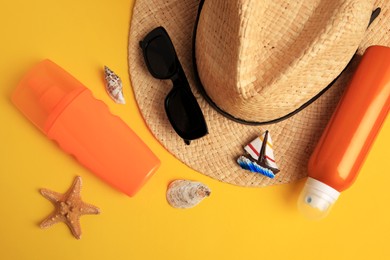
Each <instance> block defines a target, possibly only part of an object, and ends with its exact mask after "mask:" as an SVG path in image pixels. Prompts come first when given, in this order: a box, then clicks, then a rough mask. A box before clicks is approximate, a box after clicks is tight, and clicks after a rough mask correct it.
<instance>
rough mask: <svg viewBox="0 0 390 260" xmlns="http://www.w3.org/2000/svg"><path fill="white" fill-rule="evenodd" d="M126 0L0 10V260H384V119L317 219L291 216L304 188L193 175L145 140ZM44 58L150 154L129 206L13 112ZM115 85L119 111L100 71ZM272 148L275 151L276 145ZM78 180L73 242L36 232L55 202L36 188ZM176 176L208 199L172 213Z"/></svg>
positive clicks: (23, 4)
mask: <svg viewBox="0 0 390 260" xmlns="http://www.w3.org/2000/svg"><path fill="white" fill-rule="evenodd" d="M132 6H133V1H130V0H114V1H108V0H100V1H92V0H82V1H76V0H66V1H65V0H59V1H53V0H50V1H49V0H35V1H25V0H10V1H5V0H4V1H2V3H1V7H0V22H1V23H0V35H1V41H0V120H1V124H0V138H1V139H0V145H1V146H0V147H1V148H0V151H1V154H0V158H1V159H0V160H1V161H0V259H194V260H195V259H376V260H379V259H390V251H389V250H390V247H389V242H390V209H389V205H390V203H389V201H390V192H389V190H390V172H389V170H390V167H389V159H390V156H389V145H390V120H389V119H387V122H386V123H385V124H384V126H383V128H382V131H381V133H380V135H379V136H378V138H377V140H376V142H375V144H374V146H373V148H372V150H371V152H370V154H369V156H368V158H367V160H366V162H365V164H364V167H363V168H362V170H361V172H360V176H359V178H358V179H357V181H356V183H355V184H354V185H353V186H352V187H351V188H350V189H349V190H347V191H345V192H344V193H342V195H341V197H340V199H339V201H338V202H337V203H336V205H335V207H334V208H333V210H332V212H331V214H330V215H329V216H328V217H327V218H326V219H324V220H322V221H320V222H312V221H308V220H306V219H304V218H303V217H302V216H301V215H299V213H298V212H297V209H296V200H297V196H298V194H299V191H300V190H301V188H302V184H303V182H302V181H301V182H299V183H294V184H290V185H283V186H276V187H268V188H262V189H255V188H241V187H235V186H232V185H229V184H224V183H221V182H218V181H215V180H213V179H210V178H208V177H206V176H203V175H202V174H199V173H197V172H195V171H193V170H191V169H189V168H188V167H186V166H185V165H183V164H182V163H181V162H180V161H178V160H176V159H175V158H174V157H173V156H172V155H170V154H169V153H168V152H167V151H166V150H165V149H164V148H163V147H162V146H161V145H160V144H159V143H158V141H157V140H156V139H154V138H153V136H152V135H151V133H150V132H149V131H148V129H147V127H146V125H145V124H144V122H143V120H142V117H141V116H140V114H139V111H138V109H137V106H136V103H135V101H134V98H133V94H132V91H131V87H130V81H129V77H128V71H127V68H128V64H127V41H128V39H127V37H128V31H129V21H130V18H131V8H132ZM44 58H50V59H52V60H53V61H55V62H57V63H58V64H60V65H61V66H62V67H64V68H66V69H67V70H68V71H69V72H70V73H71V74H73V75H74V76H75V77H76V78H78V79H79V80H80V81H81V82H83V83H84V84H85V85H86V86H88V87H89V88H90V89H91V90H92V91H93V93H94V95H95V96H96V97H97V98H98V99H101V100H103V101H105V103H107V104H108V105H109V107H110V109H111V111H112V112H113V113H114V114H117V115H119V116H120V117H121V118H122V119H123V120H124V121H125V122H126V123H127V124H128V125H129V126H130V127H131V128H132V129H133V130H134V131H135V132H136V133H137V134H138V135H139V136H140V137H141V138H142V139H143V140H144V141H145V142H146V143H147V145H148V146H149V147H150V148H151V149H152V150H153V151H154V152H155V153H156V154H157V155H158V157H159V158H160V159H161V161H162V165H161V167H160V169H159V170H158V171H157V172H156V174H155V176H154V177H153V178H152V179H151V180H150V181H149V182H148V183H147V184H146V185H145V186H144V188H143V189H142V190H141V191H140V192H139V193H138V194H137V195H136V196H135V197H133V198H129V197H126V196H125V195H123V194H121V193H119V192H117V191H116V190H114V189H112V188H110V187H109V186H108V185H106V184H105V183H103V182H102V181H100V180H99V179H98V178H97V177H95V176H94V175H93V174H92V173H90V172H88V171H87V170H85V169H84V168H83V167H82V166H80V165H79V164H78V163H77V162H76V161H75V160H74V159H73V158H72V157H71V156H68V155H66V154H65V153H63V152H62V151H61V150H60V149H59V148H58V147H57V145H56V144H54V143H53V142H51V141H49V140H48V139H47V138H46V137H45V136H44V135H43V134H42V133H41V132H39V130H37V129H36V128H35V127H34V126H33V125H32V124H31V123H30V122H28V121H27V120H26V118H24V117H23V116H22V115H21V114H20V113H19V112H18V111H17V110H16V109H15V107H14V106H13V105H12V104H11V102H10V95H11V93H12V90H13V89H14V88H15V86H16V85H17V83H18V81H19V79H20V78H21V76H22V75H23V74H24V73H25V72H26V71H27V70H28V69H29V68H30V67H31V66H32V65H33V64H35V63H36V62H38V61H40V60H41V59H44ZM104 65H107V66H109V67H110V68H111V69H112V70H114V71H115V72H116V73H117V74H119V75H120V76H121V77H122V80H123V82H124V88H125V90H124V91H125V97H126V100H127V104H126V105H124V106H122V105H117V104H115V103H114V102H112V101H111V100H110V98H109V97H108V96H107V94H106V93H105V90H104V84H103V81H102V77H103V76H102V68H103V66H104ZM279 145H281V144H279ZM76 175H80V176H82V178H83V181H84V187H83V191H82V196H83V198H84V200H85V201H86V202H89V203H92V204H95V205H97V206H99V207H100V208H101V210H102V213H101V215H98V216H84V217H82V218H81V224H82V230H83V236H82V239H81V240H76V239H74V238H73V237H72V236H71V234H70V232H69V230H68V228H67V227H66V226H65V225H64V224H62V223H60V224H57V225H55V226H53V227H51V228H50V229H47V230H41V229H40V228H39V227H38V224H39V222H40V221H41V220H42V219H43V218H45V217H46V216H47V215H48V214H49V213H50V212H51V211H52V210H53V206H52V204H51V203H50V202H49V201H47V200H46V199H44V198H43V197H42V196H41V195H40V194H39V192H38V190H39V188H43V187H45V188H48V189H51V190H54V191H58V192H65V191H66V190H67V189H68V187H69V186H70V184H71V183H72V181H73V178H74V177H75V176H76ZM177 178H185V179H192V180H197V181H202V182H204V183H205V184H207V185H208V186H209V187H210V188H211V189H212V195H211V197H210V198H208V199H206V200H204V201H203V202H202V203H201V204H200V205H198V206H197V207H195V208H193V209H188V210H177V209H173V208H171V207H170V206H169V205H168V204H167V202H166V200H165V192H166V186H167V185H168V183H169V182H170V181H171V180H174V179H177Z"/></svg>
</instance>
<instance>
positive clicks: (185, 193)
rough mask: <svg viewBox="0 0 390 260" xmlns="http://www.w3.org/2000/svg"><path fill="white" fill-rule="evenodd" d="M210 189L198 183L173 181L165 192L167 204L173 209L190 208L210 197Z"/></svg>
mask: <svg viewBox="0 0 390 260" xmlns="http://www.w3.org/2000/svg"><path fill="white" fill-rule="evenodd" d="M210 194H211V191H210V189H209V188H208V187H207V186H206V185H204V184H203V183H200V182H195V181H188V180H175V181H173V182H171V183H170V184H169V186H168V190H167V200H168V203H169V204H170V205H171V206H172V207H174V208H181V209H186V208H192V207H194V206H196V205H197V204H199V202H201V201H202V200H203V199H204V198H206V197H208V196H210Z"/></svg>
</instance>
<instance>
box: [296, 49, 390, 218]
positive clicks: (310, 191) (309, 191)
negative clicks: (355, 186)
mask: <svg viewBox="0 0 390 260" xmlns="http://www.w3.org/2000/svg"><path fill="white" fill-rule="evenodd" d="M389 108H390V48H388V47H382V46H371V47H369V48H368V49H367V50H366V52H365V54H364V55H363V57H362V60H361V62H360V64H359V66H358V68H357V70H356V72H355V74H354V76H353V78H352V81H351V82H350V84H349V86H348V87H347V89H346V91H345V93H344V95H343V97H342V98H341V100H340V102H339V104H338V106H337V108H336V110H335V112H334V114H333V115H332V118H331V119H330V121H329V123H328V125H327V127H326V128H325V131H324V133H323V134H322V137H321V138H320V140H319V142H318V144H317V146H316V148H315V150H314V152H313V154H312V155H311V158H310V160H309V166H308V172H309V174H308V175H309V178H308V179H307V181H306V184H305V187H304V189H303V191H302V193H301V195H300V198H299V201H298V207H299V209H300V211H301V212H302V213H303V214H304V215H306V216H307V217H309V218H312V219H320V218H322V217H325V216H326V215H327V213H328V211H329V209H330V208H331V206H332V205H333V204H334V202H335V201H336V200H337V198H338V196H339V194H340V192H342V191H343V190H345V189H347V188H348V187H349V186H350V185H352V183H353V182H354V181H355V179H356V177H357V175H358V172H359V169H360V167H361V166H362V164H363V161H364V159H365V157H366V155H367V153H368V151H369V149H370V147H371V145H372V143H373V141H374V139H375V137H376V135H377V133H378V132H379V130H380V128H381V125H382V123H383V122H384V121H385V119H386V116H387V114H388V112H389ZM373 174H375V173H373Z"/></svg>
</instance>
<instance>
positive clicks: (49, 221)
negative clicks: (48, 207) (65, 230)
mask: <svg viewBox="0 0 390 260" xmlns="http://www.w3.org/2000/svg"><path fill="white" fill-rule="evenodd" d="M61 221H62V219H61V218H60V217H59V216H58V215H57V213H56V212H54V213H52V214H50V215H49V216H48V217H47V218H46V219H44V220H43V221H42V222H41V224H39V227H40V228H48V227H51V226H52V225H54V224H56V223H58V222H61Z"/></svg>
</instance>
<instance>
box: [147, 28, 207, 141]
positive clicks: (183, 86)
mask: <svg viewBox="0 0 390 260" xmlns="http://www.w3.org/2000/svg"><path fill="white" fill-rule="evenodd" d="M160 37H162V38H163V40H165V41H166V43H167V44H166V45H167V46H165V47H168V48H169V49H168V50H166V51H168V52H170V53H171V54H172V55H174V59H173V60H174V61H173V64H172V65H173V69H172V71H171V72H170V73H167V75H160V74H158V73H156V72H155V71H154V69H153V66H152V65H151V62H150V61H149V59H148V55H147V52H148V46H149V44H150V43H151V42H152V41H153V40H155V39H157V38H160ZM140 47H141V49H142V54H143V57H144V60H145V64H146V67H147V69H148V71H149V72H150V74H151V75H152V76H153V77H154V78H157V79H162V80H166V79H170V80H171V81H172V83H173V88H172V90H171V91H170V92H169V93H168V95H167V96H166V98H165V102H164V107H165V112H166V114H167V116H168V120H169V122H170V124H171V125H172V127H173V129H174V130H175V132H176V133H177V134H178V135H179V136H180V137H181V138H182V139H183V140H184V142H185V143H186V144H187V145H189V144H190V142H191V141H192V140H195V139H198V138H201V137H203V136H205V135H207V134H208V129H207V124H206V121H205V119H204V116H203V113H202V110H201V109H200V107H199V104H198V102H197V101H196V98H195V96H194V95H193V93H192V92H191V88H190V85H189V83H188V80H187V77H186V75H185V73H184V70H183V68H182V66H181V64H180V61H179V58H178V56H177V54H176V51H175V48H174V45H173V43H172V40H171V39H170V37H169V35H168V33H167V31H166V30H165V28H164V27H161V26H160V27H156V28H155V29H153V30H152V31H151V32H149V33H148V34H147V35H146V36H145V38H144V39H143V40H142V41H140ZM161 51H164V50H161ZM179 92H181V93H180V94H181V95H182V96H183V95H184V96H185V98H186V100H183V101H186V102H185V103H186V104H190V106H191V113H192V116H194V115H195V116H196V118H197V119H198V125H197V127H196V129H195V130H194V131H190V132H186V131H182V130H181V129H180V128H179V127H178V124H177V122H176V120H175V118H174V116H173V115H172V114H171V113H170V101H171V100H172V99H173V96H174V95H175V94H178V93H179ZM183 103H184V102H183ZM187 108H188V107H187ZM183 109H184V107H183ZM188 119H189V120H191V118H188Z"/></svg>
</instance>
